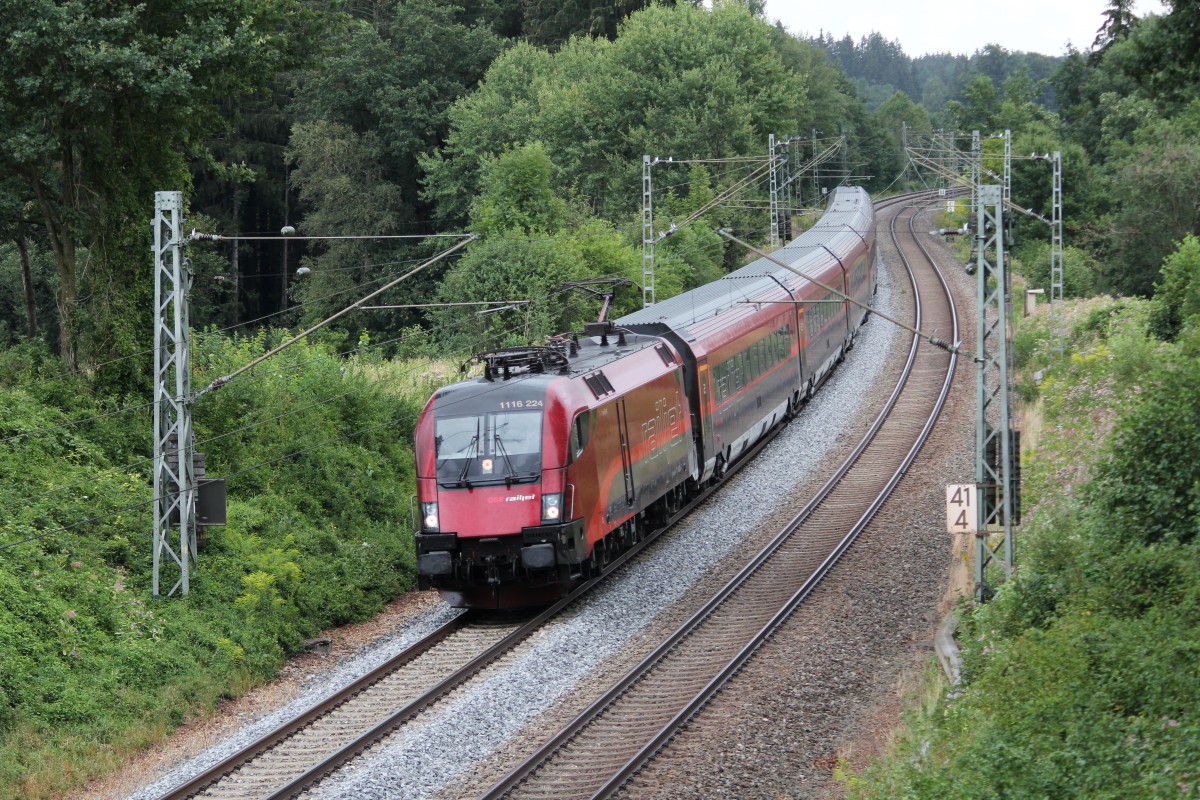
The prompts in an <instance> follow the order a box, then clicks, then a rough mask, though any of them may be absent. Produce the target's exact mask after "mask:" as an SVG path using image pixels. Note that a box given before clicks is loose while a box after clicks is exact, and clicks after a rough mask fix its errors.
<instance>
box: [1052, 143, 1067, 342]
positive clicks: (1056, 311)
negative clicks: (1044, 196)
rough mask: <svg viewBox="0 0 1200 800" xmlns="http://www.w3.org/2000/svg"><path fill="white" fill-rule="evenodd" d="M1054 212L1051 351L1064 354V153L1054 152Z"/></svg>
mask: <svg viewBox="0 0 1200 800" xmlns="http://www.w3.org/2000/svg"><path fill="white" fill-rule="evenodd" d="M1053 163H1054V191H1053V192H1052V202H1053V211H1052V212H1051V216H1050V349H1051V350H1052V351H1053V352H1055V353H1058V354H1059V355H1062V354H1063V351H1064V349H1065V345H1066V323H1065V321H1064V318H1063V200H1062V191H1063V185H1062V153H1061V152H1060V151H1058V150H1055V151H1054V156H1053Z"/></svg>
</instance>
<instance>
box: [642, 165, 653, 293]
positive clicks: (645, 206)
mask: <svg viewBox="0 0 1200 800" xmlns="http://www.w3.org/2000/svg"><path fill="white" fill-rule="evenodd" d="M653 165H654V164H653V162H652V161H651V160H650V156H648V155H644V156H642V308H645V307H646V306H652V305H654V196H653V195H654V187H653V185H652V184H651V182H650V167H652V166H653Z"/></svg>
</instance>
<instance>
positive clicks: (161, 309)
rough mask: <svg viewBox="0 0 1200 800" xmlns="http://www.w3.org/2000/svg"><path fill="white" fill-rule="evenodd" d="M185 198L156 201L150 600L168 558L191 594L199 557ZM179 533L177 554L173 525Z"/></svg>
mask: <svg viewBox="0 0 1200 800" xmlns="http://www.w3.org/2000/svg"><path fill="white" fill-rule="evenodd" d="M182 214H183V194H182V193H181V192H155V193H154V221H153V224H154V258H155V267H154V308H155V321H154V547H153V575H152V586H151V595H152V596H153V597H155V598H158V597H160V596H161V592H160V578H161V574H160V572H161V568H162V565H163V556H164V555H165V556H166V559H167V563H170V562H174V563H175V565H176V566H177V567H178V568H179V578H178V579H177V580H176V582H175V584H174V585H173V586H172V587H171V589H170V591H168V592H167V596H168V597H169V596H171V595H172V594H174V593H175V592H176V591H179V592H180V594H181V595H187V593H188V578H189V575H188V559H189V557H191V558H192V559H194V558H195V555H196V494H195V486H196V482H195V476H194V472H193V470H194V467H193V464H192V396H191V394H192V392H191V367H190V364H189V361H188V355H189V353H188V336H189V330H188V307H187V295H188V290H189V289H190V288H191V272H190V270H189V269H188V265H187V262H186V261H185V260H184V258H183V235H182ZM172 524H178V525H179V546H178V549H176V548H174V547H172V545H171V541H170V531H171V525H172Z"/></svg>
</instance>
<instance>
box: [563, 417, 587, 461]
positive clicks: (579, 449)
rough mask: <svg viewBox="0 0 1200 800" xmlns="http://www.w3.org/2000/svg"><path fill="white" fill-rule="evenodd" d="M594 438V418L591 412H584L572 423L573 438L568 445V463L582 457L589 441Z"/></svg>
mask: <svg viewBox="0 0 1200 800" xmlns="http://www.w3.org/2000/svg"><path fill="white" fill-rule="evenodd" d="M591 436H592V417H591V414H590V412H587V411H584V412H583V413H582V414H580V415H579V416H577V417H575V421H574V422H573V423H571V438H570V442H569V443H568V445H567V463H571V462H573V461H575V459H577V458H579V456H580V455H582V453H583V451H584V449H585V448H587V445H588V440H589V439H590V438H591Z"/></svg>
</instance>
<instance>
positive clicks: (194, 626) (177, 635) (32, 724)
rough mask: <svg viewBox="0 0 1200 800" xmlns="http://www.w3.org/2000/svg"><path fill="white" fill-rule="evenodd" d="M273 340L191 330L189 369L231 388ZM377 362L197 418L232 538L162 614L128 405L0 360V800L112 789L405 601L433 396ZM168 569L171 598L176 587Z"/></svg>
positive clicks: (286, 359)
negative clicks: (99, 784)
mask: <svg viewBox="0 0 1200 800" xmlns="http://www.w3.org/2000/svg"><path fill="white" fill-rule="evenodd" d="M277 339H278V336H277V335H275V334H268V333H263V334H261V335H259V336H257V337H255V338H252V339H241V340H234V339H230V338H228V337H226V336H223V335H220V334H205V335H202V336H200V337H198V341H197V342H196V343H195V351H196V367H197V370H198V371H199V372H200V374H212V375H216V374H224V373H226V372H229V371H231V370H232V368H233V367H234V366H236V365H239V364H241V363H244V362H245V361H246V360H248V359H249V358H250V357H251V356H253V355H257V354H260V353H262V352H264V351H265V349H266V348H267V347H269V346H270V345H272V344H274V343H275V342H276V341H277ZM369 352H370V351H363V352H362V353H361V354H357V355H355V356H353V357H350V358H349V359H347V358H345V357H337V356H335V355H333V354H331V353H330V352H328V351H327V350H326V349H325V348H322V347H319V346H299V347H297V348H295V349H292V350H289V351H286V352H285V354H284V356H283V357H282V358H280V359H279V360H278V361H276V362H274V364H273V366H272V367H271V368H269V369H265V370H262V371H259V372H258V373H256V374H255V375H254V376H253V377H252V378H250V379H248V380H243V381H237V382H234V383H232V384H230V385H229V386H228V387H227V388H225V389H223V390H221V391H219V392H217V393H215V394H212V395H210V396H208V397H206V398H205V399H204V400H203V401H201V403H200V407H199V410H198V414H197V422H198V424H197V436H198V438H199V440H200V442H201V443H200V445H199V448H200V449H201V450H202V451H204V452H206V453H207V466H208V470H209V472H210V474H219V475H222V476H229V486H230V490H231V494H232V500H231V502H230V507H229V525H228V526H226V527H223V528H214V529H211V530H209V531H208V534H207V546H206V547H205V548H204V549H203V550H202V552H201V553H200V561H199V564H198V569H197V570H196V572H195V573H194V574H193V576H192V584H191V593H190V594H189V596H188V597H187V598H186V599H179V598H178V597H176V598H172V599H169V600H152V599H151V597H150V564H149V558H148V553H149V549H150V547H149V546H150V537H151V523H150V515H149V504H148V502H149V500H150V497H151V491H150V485H149V478H148V475H149V473H150V465H149V463H148V462H147V456H148V455H149V453H148V446H149V429H148V414H147V412H146V411H145V410H144V409H142V408H141V403H140V398H138V397H135V396H131V397H125V398H109V399H102V398H100V397H98V396H95V395H93V394H92V392H91V390H90V387H89V386H88V385H87V383H86V381H84V380H82V379H80V378H78V377H75V376H72V375H70V374H69V373H67V372H65V371H64V370H63V369H62V368H61V367H59V366H58V365H57V362H56V360H55V359H53V358H51V357H49V356H48V355H47V354H46V353H45V352H44V351H42V350H41V348H39V347H36V346H27V347H23V348H18V349H14V350H10V351H8V352H7V353H4V354H3V355H2V356H0V514H2V515H3V519H4V524H3V526H2V529H3V541H2V542H0V586H2V587H3V591H0V778H2V780H0V796H2V797H49V796H55V795H57V794H59V793H61V792H62V791H63V790H64V789H65V788H67V787H69V786H71V785H72V784H74V783H75V782H78V781H80V780H81V779H85V778H87V777H89V776H91V775H95V774H99V773H102V772H104V771H105V770H106V769H108V768H110V767H112V766H113V765H114V764H115V763H116V759H118V758H119V757H120V755H121V754H122V753H127V752H128V751H129V750H130V749H131V748H133V747H137V746H141V745H144V744H146V743H148V742H151V741H153V740H154V739H155V738H156V737H158V736H161V735H162V734H163V732H165V731H168V730H170V729H171V728H172V727H174V726H175V725H176V724H178V723H179V722H180V721H181V720H182V719H183V718H185V717H186V716H190V715H192V714H194V713H195V712H196V711H197V710H198V709H200V708H205V707H211V706H212V704H213V703H214V702H215V701H216V700H218V699H220V698H221V697H224V696H230V695H236V694H238V693H239V692H240V691H242V690H243V689H244V688H245V687H246V686H248V685H250V684H252V683H254V682H257V681H259V680H261V679H263V678H265V677H268V676H270V675H273V674H274V672H275V670H276V669H277V668H278V667H279V666H280V664H281V663H282V659H283V657H284V656H285V655H286V654H287V653H289V652H292V651H294V650H295V649H297V647H299V646H300V645H301V643H302V642H303V640H304V639H305V638H307V637H310V636H312V635H314V634H315V633H316V632H317V631H319V630H320V629H322V628H324V627H328V626H332V625H339V624H344V623H346V622H349V621H352V620H357V619H362V618H363V617H364V616H365V615H368V614H370V613H373V612H374V611H377V610H378V609H379V608H380V607H381V606H382V604H383V603H385V602H386V601H388V600H390V599H391V598H393V597H395V596H396V595H397V594H398V593H400V592H402V591H405V590H407V589H409V588H411V586H412V580H411V575H412V558H413V556H412V539H411V526H410V520H409V511H408V496H409V494H410V492H411V489H410V487H411V482H412V448H411V445H410V444H409V441H410V438H411V431H412V426H413V422H414V419H415V414H416V411H417V410H418V409H419V407H420V403H422V402H423V401H424V397H425V396H426V394H427V392H428V388H429V381H430V380H431V379H430V378H428V377H426V376H424V375H423V373H424V372H425V371H426V370H427V369H428V367H427V365H411V366H409V367H405V368H398V367H396V366H394V365H387V364H383V363H380V362H378V360H377V359H373V358H372V357H371V356H369V355H368V353H369ZM418 376H420V377H418ZM117 405H121V406H122V407H124V408H129V407H132V412H130V413H122V412H121V410H120V409H118V408H116V407H115V406H117ZM106 414H107V416H100V415H106ZM331 443H335V444H336V446H330V444H331ZM25 539H30V541H25V542H24V543H20V542H22V540H25ZM163 574H164V578H165V579H167V580H168V584H167V586H165V587H164V591H165V590H166V589H169V588H170V583H171V582H173V581H174V580H175V578H176V577H177V576H178V572H177V571H175V572H174V573H172V572H171V570H170V569H166V568H164V572H163ZM64 765H69V766H64Z"/></svg>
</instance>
